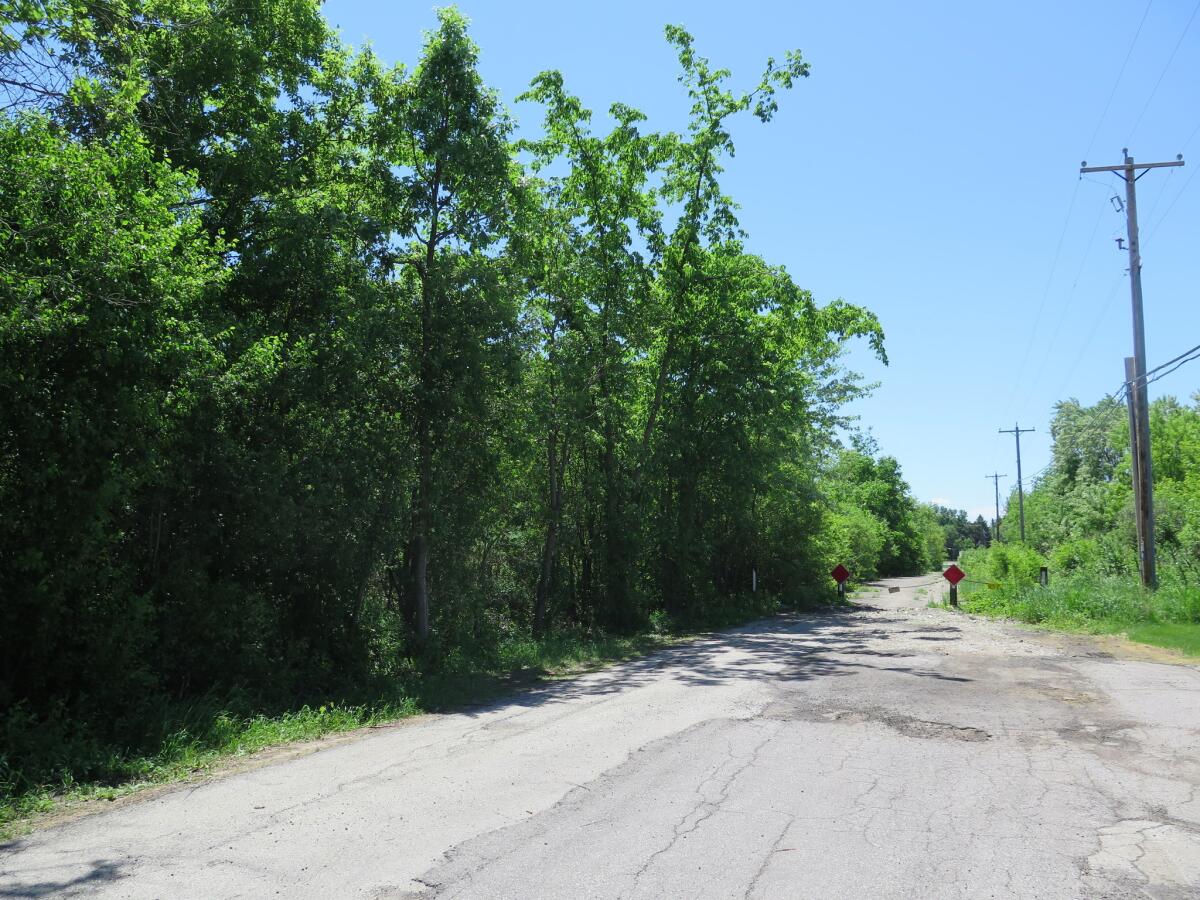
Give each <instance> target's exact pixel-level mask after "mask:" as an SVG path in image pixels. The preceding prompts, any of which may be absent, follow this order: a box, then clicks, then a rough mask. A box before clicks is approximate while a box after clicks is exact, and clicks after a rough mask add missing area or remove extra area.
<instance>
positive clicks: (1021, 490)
mask: <svg viewBox="0 0 1200 900" xmlns="http://www.w3.org/2000/svg"><path fill="white" fill-rule="evenodd" d="M998 431H999V432H1000V434H1011V435H1012V436H1013V437H1015V438H1016V439H1017V503H1018V505H1019V507H1020V510H1021V543H1022V544H1023V543H1025V485H1024V484H1023V483H1022V481H1021V435H1023V434H1027V433H1029V432H1030V431H1037V429H1036V428H1022V427H1021V426H1020V425H1018V424H1017V423H1016V422H1014V423H1013V427H1012V428H1000V429H998Z"/></svg>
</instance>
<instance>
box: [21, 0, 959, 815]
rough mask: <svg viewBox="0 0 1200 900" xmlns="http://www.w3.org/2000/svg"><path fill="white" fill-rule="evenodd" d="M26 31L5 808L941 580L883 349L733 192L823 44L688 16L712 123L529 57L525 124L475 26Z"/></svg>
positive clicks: (685, 56)
mask: <svg viewBox="0 0 1200 900" xmlns="http://www.w3.org/2000/svg"><path fill="white" fill-rule="evenodd" d="M8 13H9V16H10V17H9V18H8V19H7V20H6V21H5V22H4V23H3V30H2V37H3V39H2V40H0V109H2V110H3V112H2V113H0V248H2V251H0V252H2V253H3V257H2V259H0V391H2V392H3V397H4V401H3V403H2V404H0V509H2V510H3V515H0V598H2V603H0V739H2V743H0V817H11V816H12V815H15V814H17V813H20V812H22V811H26V812H27V811H29V809H30V808H40V807H42V806H44V805H45V804H46V803H47V802H50V801H49V800H48V799H47V798H50V797H53V796H54V795H56V794H63V793H67V794H70V793H72V792H74V793H80V792H82V793H87V792H88V791H93V792H94V791H112V790H121V789H124V787H123V786H126V787H127V786H128V785H130V784H132V783H136V782H141V781H147V780H149V781H154V780H160V779H164V778H173V777H177V776H178V775H179V774H180V773H184V772H187V771H190V770H191V769H193V768H196V767H198V766H203V765H206V764H208V762H210V761H211V760H213V759H215V758H217V757H218V756H221V755H223V754H237V753H245V752H251V751H253V750H254V749H256V748H259V747H263V746H267V745H270V744H274V743H277V742H279V741H287V740H293V739H298V738H308V737H313V736H316V735H319V734H322V733H326V732H329V731H337V730H344V729H346V728H355V727H359V726H361V725H364V724H369V723H372V722H375V721H379V720H383V719H390V718H394V717H395V716H401V715H407V714H409V713H411V712H413V711H415V710H417V709H428V708H431V707H437V706H439V705H442V704H444V703H448V702H459V701H463V700H466V699H470V698H472V697H477V696H479V695H481V693H486V691H487V690H488V689H490V688H489V687H488V685H492V684H496V683H498V682H504V679H505V678H507V677H508V676H509V675H510V674H511V673H513V672H520V671H523V670H537V669H544V670H547V671H555V670H558V669H560V668H562V667H564V666H570V665H575V664H584V663H588V662H590V661H595V660H600V659H611V658H614V657H619V656H621V655H624V654H627V653H629V652H634V651H636V650H637V649H638V648H640V647H644V646H653V645H655V642H657V641H660V640H661V639H662V636H663V635H664V634H674V633H678V632H679V631H680V630H687V629H688V628H693V627H711V626H713V625H716V624H729V623H732V622H735V621H740V620H742V619H744V618H746V617H747V616H749V615H751V614H754V613H755V612H761V611H762V610H763V609H768V608H774V606H775V605H795V604H803V603H806V602H813V601H815V600H820V599H822V598H824V597H825V596H826V594H827V593H828V591H829V587H830V586H829V584H828V578H827V574H826V573H827V572H828V571H829V570H830V569H831V568H832V566H833V565H834V564H836V563H838V562H842V563H845V564H847V565H848V566H850V568H851V569H852V570H853V571H854V572H855V573H856V574H857V575H859V576H860V577H872V576H874V575H876V574H881V575H889V574H904V573H910V572H919V571H922V570H924V569H926V568H928V567H929V566H930V565H932V564H933V563H934V562H936V560H937V559H940V555H941V552H942V551H941V549H940V547H941V544H942V539H941V537H940V536H939V535H940V532H938V529H937V526H936V522H935V519H936V516H935V514H934V513H933V512H932V511H930V510H929V509H927V508H925V507H922V506H921V505H920V504H917V503H916V502H915V501H914V500H913V498H912V496H911V494H910V492H909V490H908V487H907V485H906V484H905V483H904V480H903V478H902V475H901V471H900V467H899V465H898V464H897V462H896V461H895V460H894V459H892V458H890V457H888V456H887V455H885V454H883V453H881V452H880V450H879V448H878V447H876V446H875V445H874V444H873V443H872V442H871V441H870V440H869V439H867V438H864V437H862V436H858V437H856V438H855V439H854V440H853V442H852V445H851V446H849V447H846V446H843V445H842V444H841V443H839V437H838V436H839V435H847V434H853V433H854V428H853V424H852V423H851V422H850V421H849V420H848V418H847V417H846V415H845V413H844V412H843V409H844V406H845V404H846V403H847V402H848V401H851V400H853V399H855V398H857V397H860V396H862V395H863V394H864V393H865V392H867V391H868V390H869V386H868V385H865V384H863V383H862V381H861V380H860V378H859V377H858V376H857V375H855V374H854V373H853V372H852V371H849V370H848V369H847V368H846V367H845V366H844V364H843V360H844V355H845V353H846V352H847V351H848V348H849V347H850V346H851V345H852V344H854V343H862V344H864V345H865V346H866V348H867V349H868V351H869V352H871V353H874V354H875V355H877V356H878V357H879V358H880V359H883V360H885V361H886V356H885V351H884V335H883V330H882V327H881V325H880V323H879V322H878V320H877V319H876V317H875V316H874V315H873V314H872V313H871V312H870V311H869V310H867V309H864V308H862V307H859V306H855V305H853V304H851V303H848V302H845V301H844V300H841V299H836V298H826V299H824V300H822V301H818V299H817V298H814V297H813V296H812V295H811V294H810V293H809V292H808V291H806V290H804V289H803V288H802V287H801V286H800V285H799V284H798V283H797V282H796V281H795V280H794V278H793V275H792V274H791V273H789V272H787V271H786V270H785V269H784V268H783V267H781V266H779V265H776V264H773V263H771V262H770V261H768V260H765V259H763V258H761V257H759V256H757V255H755V254H754V253H753V251H752V250H751V248H750V243H749V242H750V238H749V236H748V235H746V234H745V233H744V232H743V230H742V229H741V227H740V226H739V224H738V221H737V218H736V213H737V207H736V205H735V203H734V202H733V200H732V199H731V198H729V197H728V196H726V194H725V192H724V190H723V189H722V184H721V172H722V166H723V165H725V164H726V163H727V162H728V161H729V159H730V158H731V157H732V156H733V153H734V137H733V136H734V135H735V134H736V133H738V132H739V131H740V130H741V129H744V128H748V127H757V126H758V125H762V124H766V123H769V122H770V120H771V119H772V118H773V116H774V115H775V114H776V113H777V107H778V104H779V103H780V101H781V100H782V98H783V95H784V94H785V93H786V92H787V91H788V90H790V89H792V88H793V87H794V86H796V85H798V84H799V83H800V82H802V81H803V79H804V78H805V77H807V75H808V74H809V70H808V64H807V63H806V62H805V61H804V60H803V58H802V57H801V56H800V54H799V53H798V52H787V53H786V54H785V55H783V56H782V57H780V58H778V59H775V60H769V61H767V62H766V63H765V65H764V67H763V70H762V72H761V73H760V74H759V75H758V76H757V77H754V78H751V79H749V80H748V81H746V82H744V83H741V82H735V79H734V77H733V75H731V74H730V73H728V72H726V71H724V70H722V69H720V68H719V67H717V66H714V65H710V63H709V62H708V60H707V59H705V58H704V57H703V56H702V55H700V53H699V52H698V50H697V48H696V47H695V46H694V43H693V40H692V37H691V36H690V35H689V34H688V33H687V32H686V31H684V30H683V29H681V28H677V27H670V28H668V29H667V30H666V40H667V46H666V47H665V53H666V54H668V55H673V56H674V57H675V59H676V60H677V76H678V80H679V82H680V84H681V91H680V101H681V104H682V106H683V112H684V118H685V119H686V121H687V123H688V124H687V126H686V127H685V128H683V129H681V130H680V131H678V132H669V131H660V130H655V128H654V127H653V125H652V123H650V122H648V121H647V120H646V117H645V116H643V115H642V114H641V113H640V112H638V111H637V110H636V109H634V108H633V107H632V106H628V105H625V104H622V103H614V104H613V105H611V106H610V107H609V108H608V109H607V110H605V111H603V112H602V113H600V114H593V112H592V111H591V110H590V109H588V108H587V107H586V106H585V105H584V104H583V102H582V101H581V100H580V99H579V98H578V97H576V96H574V95H573V94H572V93H571V92H570V88H569V86H568V85H567V84H565V83H564V80H563V78H562V76H561V75H560V74H559V73H557V72H553V71H549V72H543V73H541V74H536V70H532V69H531V73H530V74H531V76H533V78H532V82H531V85H530V88H529V90H528V92H527V93H526V94H525V95H523V96H522V97H519V98H513V99H514V102H518V103H520V104H521V110H522V112H523V115H524V117H525V119H526V124H525V125H524V126H523V127H522V129H521V130H518V127H517V123H516V120H515V119H514V117H513V116H512V114H511V113H510V112H509V110H508V109H507V108H506V106H505V105H504V103H503V102H502V99H501V98H500V97H499V96H497V94H496V93H495V92H494V91H493V90H491V89H489V88H488V87H487V86H486V85H485V84H484V83H483V81H482V79H481V77H480V75H479V71H478V68H477V62H478V57H479V50H478V48H477V47H476V46H475V45H474V44H473V43H472V41H471V39H470V36H469V33H468V26H467V23H466V21H465V20H464V19H463V17H462V16H460V15H459V14H458V13H457V12H455V11H454V10H453V9H447V10H442V11H440V12H439V13H438V15H437V18H436V20H434V21H431V24H432V25H433V26H434V27H433V29H432V30H431V31H430V32H429V33H427V34H426V36H425V38H424V42H423V44H422V45H421V46H420V48H419V52H416V51H417V46H416V45H417V39H416V35H415V34H414V55H415V57H416V61H415V63H414V64H412V65H411V66H406V65H390V64H387V63H385V62H384V61H383V60H380V59H379V58H378V57H377V56H375V55H374V54H373V53H372V52H371V51H370V50H356V49H354V48H352V47H349V46H346V45H345V44H344V43H343V42H342V41H341V40H340V39H339V37H338V36H337V35H336V34H335V33H334V32H333V31H332V30H331V29H330V27H329V26H328V24H327V23H326V21H325V19H324V18H323V17H322V15H321V11H320V4H319V3H318V2H317V0H261V2H257V0H256V2H240V0H232V2H230V0H132V2H128V3H121V4H115V5H114V4H108V3H98V4H79V3H73V2H66V0H34V2H29V3H18V4H16V5H13V4H9V5H8ZM739 84H740V85H741V86H738V85H739Z"/></svg>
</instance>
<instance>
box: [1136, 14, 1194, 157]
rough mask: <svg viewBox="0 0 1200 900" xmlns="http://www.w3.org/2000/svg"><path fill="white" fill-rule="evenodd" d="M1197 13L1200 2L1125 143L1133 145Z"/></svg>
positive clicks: (1184, 27) (1189, 17)
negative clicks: (1134, 138) (1143, 119)
mask: <svg viewBox="0 0 1200 900" xmlns="http://www.w3.org/2000/svg"><path fill="white" fill-rule="evenodd" d="M1147 11H1149V10H1147ZM1198 12H1200V0H1197V2H1196V5H1195V6H1193V7H1192V14H1191V15H1190V16H1188V20H1187V24H1186V25H1184V26H1183V31H1182V32H1180V34H1179V40H1177V41H1176V42H1175V49H1174V50H1172V51H1171V55H1170V56H1168V57H1167V64H1166V65H1165V66H1163V69H1162V72H1160V73H1159V75H1158V81H1156V82H1154V88H1153V89H1152V90H1151V91H1150V96H1149V97H1147V98H1146V103H1145V105H1144V106H1143V107H1142V111H1141V112H1140V113H1138V117H1137V121H1136V122H1134V123H1133V131H1131V132H1130V133H1129V140H1128V141H1127V142H1126V143H1130V144H1132V143H1133V137H1134V135H1136V134H1137V130H1138V126H1139V125H1141V124H1142V117H1143V116H1144V115H1146V110H1148V109H1149V108H1150V101H1152V100H1153V99H1154V95H1155V94H1157V93H1158V86H1159V85H1160V84H1162V80H1163V77H1164V76H1165V75H1166V74H1167V70H1168V69H1170V68H1171V63H1172V62H1174V61H1175V54H1176V53H1178V52H1179V47H1180V45H1181V44H1183V39H1184V38H1185V37H1187V33H1188V29H1189V28H1191V27H1192V22H1193V20H1195V18H1196V13H1198Z"/></svg>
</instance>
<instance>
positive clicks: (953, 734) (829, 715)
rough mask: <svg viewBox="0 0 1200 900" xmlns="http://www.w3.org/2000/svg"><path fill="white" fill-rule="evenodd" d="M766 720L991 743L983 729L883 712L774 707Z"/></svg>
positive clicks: (767, 712) (769, 709) (768, 712)
mask: <svg viewBox="0 0 1200 900" xmlns="http://www.w3.org/2000/svg"><path fill="white" fill-rule="evenodd" d="M764 716H766V717H767V718H776V719H793V720H802V721H809V722H840V723H844V724H847V725H853V724H858V723H862V722H878V723H879V724H880V725H884V726H886V727H888V728H891V729H892V730H893V731H897V732H899V733H900V734H902V735H904V736H905V737H912V738H925V739H933V740H950V741H970V742H974V743H978V742H981V741H988V740H991V738H992V736H991V735H990V734H989V733H988V732H986V731H984V730H983V729H982V728H974V727H972V726H970V725H952V724H950V723H949V722H931V721H928V720H926V719H918V718H916V717H914V716H906V715H903V714H901V713H894V712H890V711H888V710H883V709H831V708H820V709H803V708H801V709H796V708H794V707H793V708H791V709H788V708H784V707H783V705H782V704H776V706H775V707H773V708H768V709H767V710H766V711H765V712H764Z"/></svg>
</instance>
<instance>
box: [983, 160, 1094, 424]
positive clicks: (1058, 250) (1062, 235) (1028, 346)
mask: <svg viewBox="0 0 1200 900" xmlns="http://www.w3.org/2000/svg"><path fill="white" fill-rule="evenodd" d="M1079 183H1080V179H1076V181H1075V189H1074V190H1072V191H1071V201H1070V203H1068V204H1067V217H1066V219H1064V220H1063V225H1062V231H1061V232H1059V235H1058V245H1057V246H1056V247H1055V248H1054V258H1053V259H1052V260H1051V262H1050V274H1049V275H1047V276H1046V287H1045V288H1044V289H1043V290H1042V299H1041V302H1039V303H1038V309H1037V315H1036V316H1034V319H1033V331H1034V333H1036V332H1037V328H1038V325H1040V324H1041V322H1042V313H1044V312H1045V311H1046V300H1047V299H1048V298H1049V296H1050V285H1051V284H1053V283H1054V273H1055V272H1056V271H1057V270H1058V260H1059V257H1060V256H1061V255H1062V248H1063V241H1064V240H1065V239H1066V237H1067V228H1068V226H1070V224H1071V213H1072V212H1073V211H1074V210H1075V198H1076V197H1078V196H1079ZM1032 349H1033V342H1032V341H1026V342H1025V355H1024V356H1023V357H1022V359H1021V364H1020V365H1019V366H1017V379H1016V381H1015V382H1014V383H1013V389H1012V391H1011V392H1010V393H1009V397H1008V403H1006V404H1005V406H1004V413H1003V414H1002V415H1001V418H1004V417H1006V416H1007V415H1008V412H1009V410H1010V409H1011V408H1012V404H1013V400H1015V399H1016V397H1017V393H1018V391H1017V388H1018V386H1019V385H1020V384H1021V375H1022V374H1023V373H1024V371H1025V364H1026V363H1028V362H1029V353H1030V351H1031V350H1032Z"/></svg>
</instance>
